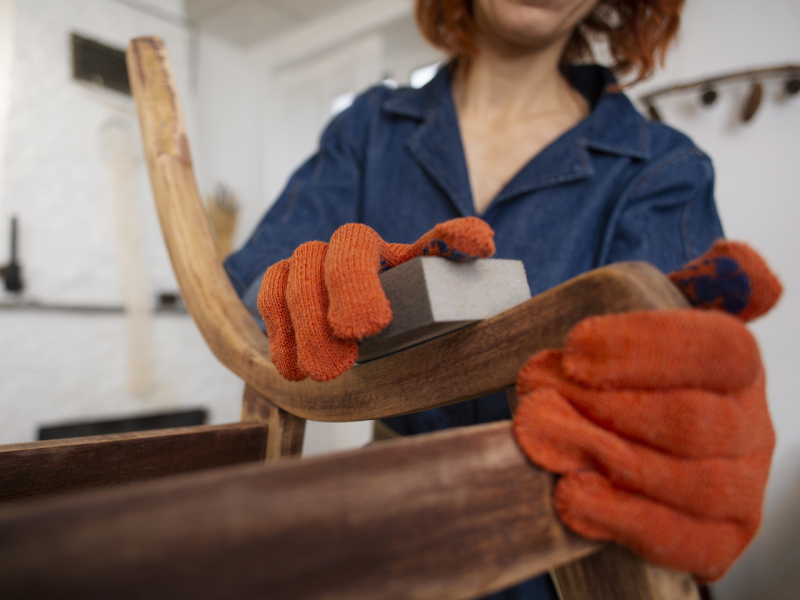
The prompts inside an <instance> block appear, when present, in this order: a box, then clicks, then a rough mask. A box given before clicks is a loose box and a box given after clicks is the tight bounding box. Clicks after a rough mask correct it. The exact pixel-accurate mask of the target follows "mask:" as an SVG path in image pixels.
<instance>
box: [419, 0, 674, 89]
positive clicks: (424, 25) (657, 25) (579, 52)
mask: <svg viewBox="0 0 800 600" xmlns="http://www.w3.org/2000/svg"><path fill="white" fill-rule="evenodd" d="M472 2H473V0H416V17H417V24H418V25H419V28H420V31H422V34H423V35H424V36H425V38H427V40H428V41H429V42H430V43H431V44H433V45H434V46H436V47H437V48H440V49H442V50H444V51H445V52H447V53H449V54H451V55H452V56H455V57H459V58H466V59H469V58H470V57H473V56H475V55H476V54H477V47H476V45H475V34H476V25H475V19H474V18H473V12H472ZM684 2H685V0H600V2H599V3H598V4H597V6H596V7H595V8H594V10H593V11H592V12H591V13H590V14H589V16H588V17H586V19H584V20H583V22H582V23H581V24H580V25H578V27H577V28H576V29H575V32H574V33H573V34H572V38H571V39H570V40H569V42H568V43H567V46H566V48H565V50H564V55H563V56H562V58H561V61H562V63H564V64H574V63H577V62H580V61H582V60H584V59H587V58H588V59H591V58H592V49H591V46H590V44H589V40H590V39H596V38H600V39H602V38H605V39H606V40H607V42H608V48H609V51H610V54H611V57H612V59H613V61H614V62H613V64H612V65H610V66H611V69H612V70H613V71H614V73H616V74H617V75H618V76H623V75H626V74H628V73H631V72H633V73H634V75H635V79H634V81H633V82H632V83H634V82H636V81H641V80H642V79H646V78H647V77H649V76H650V75H651V74H652V73H653V70H654V69H655V66H656V63H660V64H662V65H663V64H664V55H665V54H666V51H667V48H668V47H669V45H670V44H671V43H672V42H673V40H674V39H675V36H676V35H677V33H678V26H679V25H680V16H681V11H682V10H683V4H684Z"/></svg>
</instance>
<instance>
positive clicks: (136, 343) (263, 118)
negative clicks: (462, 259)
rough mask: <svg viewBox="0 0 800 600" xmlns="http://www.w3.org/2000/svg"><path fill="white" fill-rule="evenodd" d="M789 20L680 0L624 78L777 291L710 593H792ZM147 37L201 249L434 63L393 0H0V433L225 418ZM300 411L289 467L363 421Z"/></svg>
mask: <svg viewBox="0 0 800 600" xmlns="http://www.w3.org/2000/svg"><path fill="white" fill-rule="evenodd" d="M798 30H800V0H770V1H769V2H766V3H757V2H747V1H738V0H737V1H734V2H731V1H723V0H688V1H687V2H686V6H685V9H684V12H683V17H682V24H681V31H680V34H679V37H678V39H677V41H676V43H675V46H674V48H672V50H671V51H670V53H669V54H668V55H667V58H666V62H665V64H664V65H663V66H661V65H659V66H658V67H657V68H656V70H655V73H654V75H653V76H652V77H651V78H649V79H647V80H645V81H642V82H638V83H635V84H633V85H631V86H630V87H626V88H625V90H624V91H625V93H626V94H627V95H628V97H629V98H630V99H631V100H632V101H633V103H634V106H635V107H636V109H637V110H638V111H639V112H640V113H641V114H642V115H643V116H644V117H645V118H647V119H648V120H650V121H656V122H660V123H663V124H664V125H665V126H670V127H674V128H676V129H678V130H680V131H682V132H684V133H685V134H686V135H688V136H689V137H690V138H691V139H692V140H693V141H694V142H695V143H696V144H697V146H698V147H699V148H701V149H702V151H703V152H705V153H706V154H707V155H708V156H709V157H710V158H711V159H712V160H713V163H714V169H715V179H714V185H715V194H714V195H715V199H716V203H717V207H718V210H719V215H720V219H721V221H722V225H723V228H724V231H725V235H726V237H728V238H730V239H733V240H741V241H744V242H746V243H748V244H749V245H751V246H752V247H753V248H755V249H757V251H758V252H759V253H760V254H761V255H762V256H763V257H764V259H765V260H766V261H767V263H768V264H769V265H770V267H771V268H772V270H773V271H774V272H775V273H777V275H778V277H779V279H780V281H781V283H782V285H783V289H784V292H783V296H782V297H781V299H780V302H779V303H778V304H777V306H776V307H775V308H774V309H773V310H772V311H771V312H770V313H769V315H767V316H765V317H764V318H762V319H760V320H759V321H758V322H756V323H754V324H753V325H752V326H750V329H751V331H752V332H753V334H754V336H755V338H756V340H757V342H758V346H759V348H760V352H761V356H762V358H763V363H764V366H765V371H766V373H767V381H768V386H767V394H768V401H769V412H770V415H771V418H772V421H773V424H774V428H775V432H776V436H777V445H776V447H775V453H774V456H773V459H772V466H771V470H770V475H769V483H768V485H767V491H766V499H765V502H764V509H763V510H764V512H763V521H762V524H761V528H760V530H759V533H758V534H757V535H756V537H755V539H754V540H753V542H752V544H751V545H750V546H749V547H748V549H747V550H746V551H745V552H744V554H743V555H742V556H741V557H740V558H739V559H738V561H737V562H736V563H735V564H734V565H733V567H732V568H731V569H730V571H729V572H728V573H727V574H726V575H725V577H723V578H722V579H720V580H718V581H716V582H714V583H712V584H711V585H710V586H709V587H708V588H707V589H706V590H705V591H704V593H706V594H710V597H712V598H714V599H715V600H746V599H755V598H771V599H777V600H782V599H789V598H797V597H798V594H800V592H798V590H800V544H798V540H800V402H798V394H797V370H796V369H797V366H798V365H800V349H799V345H798V344H797V343H795V341H796V340H800V316H798V315H800V269H798V263H797V259H798V257H800V241H799V240H800V237H799V236H798V235H797V231H796V228H797V224H798V223H800V204H799V203H798V201H797V197H798V192H797V190H798V189H800V169H798V167H797V161H798V157H800V145H799V144H798V140H800V36H798V33H797V32H798ZM144 36H155V37H157V38H159V39H160V40H162V41H163V45H164V47H165V48H166V51H167V52H168V56H169V61H170V63H171V76H172V77H174V82H173V83H174V86H175V89H176V90H177V94H178V98H179V105H180V110H181V113H182V119H183V123H184V126H185V134H186V139H187V140H188V145H189V148H190V149H191V166H192V168H193V174H194V179H195V180H196V185H197V193H198V196H199V198H200V199H201V201H202V205H203V207H204V209H205V213H206V215H207V222H208V224H209V226H210V230H211V232H213V236H214V241H215V248H216V252H217V253H218V255H219V257H220V258H222V259H224V258H225V257H227V256H228V255H230V254H231V253H232V252H234V251H236V250H237V249H239V248H241V247H242V246H243V245H244V244H245V242H247V240H248V238H249V237H250V235H251V234H252V232H253V230H254V229H255V228H256V226H257V225H258V223H259V221H260V220H261V218H262V217H263V215H264V214H265V212H266V211H268V210H269V208H270V207H271V206H272V205H273V203H274V202H275V200H276V199H277V198H278V196H279V195H280V194H281V192H282V190H283V189H284V188H285V187H286V185H287V181H288V180H289V178H290V176H291V175H292V173H293V172H294V171H295V170H296V169H297V167H298V166H299V165H300V164H302V163H303V162H304V161H305V160H306V159H307V158H308V157H309V156H311V155H312V154H313V153H314V152H315V150H316V148H317V146H318V144H319V138H320V135H321V133H322V131H323V129H324V128H325V127H326V125H327V124H328V123H329V122H330V121H331V119H334V118H335V117H336V116H337V115H339V114H340V113H342V112H343V111H345V110H347V109H348V108H349V107H350V106H351V105H352V104H353V101H354V100H355V99H356V98H357V97H358V96H359V94H361V93H362V92H364V91H365V90H367V89H369V88H372V87H374V86H385V87H386V88H390V89H398V88H403V87H410V88H415V89H418V88H422V87H423V86H425V85H426V84H427V83H428V82H429V81H431V80H432V79H433V77H434V76H435V75H436V73H437V71H438V70H439V69H441V68H447V67H446V65H447V56H446V55H445V54H444V53H443V52H442V51H441V50H438V49H436V48H434V47H432V46H431V45H430V44H429V43H428V42H427V41H426V40H425V39H424V38H423V36H422V35H421V34H420V32H419V31H418V28H417V24H416V22H415V17H414V2H412V1H411V0H0V275H1V276H2V282H1V285H0V416H1V418H0V444H19V443H28V442H36V441H44V440H66V439H69V438H77V437H82V436H95V435H109V434H124V433H130V432H141V431H151V430H158V429H165V428H175V427H201V426H216V425H222V424H230V423H237V422H239V421H240V420H242V410H243V404H242V397H243V393H244V394H245V398H247V392H245V381H247V382H248V385H250V382H249V381H248V380H247V379H245V381H243V377H242V376H241V374H240V373H235V372H233V371H231V370H230V369H229V368H228V367H226V366H225V363H224V361H222V360H221V359H218V358H217V357H216V356H215V355H214V353H213V352H212V349H211V348H210V347H209V345H208V344H207V343H206V340H204V334H203V333H201V327H199V326H198V323H196V322H195V320H193V315H192V314H191V313H192V311H191V310H190V309H189V308H187V303H186V298H184V297H182V293H181V289H180V288H179V282H178V278H176V273H175V270H174V269H173V262H171V259H170V253H169V251H168V249H167V245H166V243H165V241H164V235H163V234H162V226H161V225H160V223H159V213H158V210H157V207H156V204H155V203H154V197H153V187H151V177H152V175H151V174H150V173H149V172H148V158H147V157H146V143H147V142H143V138H142V133H141V130H140V114H141V113H140V109H137V104H136V100H135V99H134V93H135V91H136V90H132V84H131V79H132V75H131V73H129V70H128V69H129V67H130V64H131V63H130V58H129V59H128V62H126V50H127V48H128V47H129V44H130V42H131V40H134V39H136V38H142V37H144ZM604 58H607V57H604V56H603V53H602V51H598V53H597V59H598V61H599V62H601V63H602V62H603V60H604ZM155 185H156V184H152V186H155ZM387 241H391V240H387ZM430 264H433V263H430ZM509 268H511V267H509ZM390 273H391V271H390ZM420 277H421V275H420ZM434 277H435V278H436V279H437V280H441V278H442V277H443V276H442V275H435V276H434ZM500 287H501V286H500V285H499V284H498V290H499V289H500ZM498 293H499V292H498ZM503 293H504V294H505V293H506V290H505V288H503ZM508 293H509V294H514V293H517V292H516V291H513V290H512V291H511V292H508ZM521 294H522V295H521V296H520V298H519V299H518V300H515V301H514V302H512V303H511V304H509V305H508V306H513V305H515V304H517V303H519V302H524V301H526V300H528V298H529V297H530V294H529V293H528V292H527V289H525V290H523V291H522V292H521ZM487 302H490V300H487ZM190 308H191V307H190ZM507 308H508V307H507V306H505V305H504V306H502V307H501V308H497V309H496V310H495V312H494V313H491V314H492V315H494V314H495V313H498V312H500V311H501V310H506V309H507ZM486 316H491V315H483V316H477V317H471V316H468V317H463V316H459V317H457V318H453V320H455V321H458V322H459V323H461V325H460V326H464V325H466V324H467V323H474V322H476V321H477V320H479V319H481V318H485V317H486ZM448 331H449V330H448ZM443 333H444V330H442V332H440V333H437V335H442V334H443ZM417 341H419V340H417ZM392 351H393V352H396V351H397V349H396V348H395V349H393V350H392ZM365 364H368V363H365ZM323 385H324V384H323ZM245 404H246V403H245ZM276 410H277V409H276ZM270 418H272V417H270ZM275 418H277V417H275ZM270 423H272V421H270ZM304 426H305V434H304V436H302V434H301V438H300V439H301V440H302V441H301V443H302V451H300V450H299V449H298V452H300V454H301V457H302V458H301V459H300V460H301V461H302V460H304V459H306V458H311V457H322V456H328V455H330V456H333V455H335V453H340V452H343V451H350V450H355V449H359V448H363V447H364V446H366V445H368V444H370V443H371V442H372V440H373V436H374V435H376V431H377V430H378V429H376V426H375V424H374V419H373V418H369V419H366V418H365V419H363V420H356V421H351V422H322V421H315V420H314V419H313V417H311V418H308V420H307V421H306V423H305V425H304ZM269 427H272V425H269ZM268 443H269V442H268ZM1 480H2V474H1V473H0V481H1ZM354 518H355V517H354Z"/></svg>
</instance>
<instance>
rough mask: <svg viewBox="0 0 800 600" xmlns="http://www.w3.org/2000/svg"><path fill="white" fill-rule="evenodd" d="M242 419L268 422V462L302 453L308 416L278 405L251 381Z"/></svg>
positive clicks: (245, 391)
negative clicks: (289, 411) (302, 415)
mask: <svg viewBox="0 0 800 600" xmlns="http://www.w3.org/2000/svg"><path fill="white" fill-rule="evenodd" d="M242 422H244V423H266V424H267V452H266V457H265V460H266V462H275V461H278V460H280V459H281V458H285V457H288V456H300V453H301V452H302V450H303V436H304V434H305V431H306V420H305V419H302V418H300V417H295V416H294V415H292V414H289V413H288V412H286V411H285V410H283V409H282V408H280V407H278V406H275V405H274V404H273V403H272V402H270V401H269V400H268V399H267V398H265V397H264V396H262V395H261V394H259V393H258V392H257V391H256V390H255V389H254V388H252V387H251V386H250V385H249V384H248V385H245V388H244V397H243V398H242Z"/></svg>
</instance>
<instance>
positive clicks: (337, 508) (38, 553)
mask: <svg viewBox="0 0 800 600" xmlns="http://www.w3.org/2000/svg"><path fill="white" fill-rule="evenodd" d="M552 481H553V479H552V476H551V475H549V474H548V473H545V472H543V471H540V470H538V469H537V468H535V467H533V466H532V465H531V464H530V463H528V462H527V461H526V460H525V458H524V457H523V455H522V454H521V453H520V452H519V449H518V448H517V446H516V443H515V441H514V439H513V436H512V434H511V430H510V424H509V423H508V422H502V423H496V424H491V425H483V426H477V427H471V428H466V429H459V430H452V431H448V432H444V433H439V434H433V435H428V436H420V437H418V438H411V439H402V440H398V441H389V442H385V443H382V444H376V445H374V446H370V447H367V448H364V449H361V450H357V451H353V452H348V453H341V454H338V455H330V456H327V457H320V458H314V459H309V460H303V461H286V462H282V463H277V464H274V465H267V466H239V467H231V468H228V469H223V470H217V471H209V472H206V473H199V474H194V475H188V476H184V477H181V478H176V479H172V480H162V481H160V482H148V483H144V484H138V485H136V486H128V487H127V489H118V490H105V491H99V492H94V493H92V494H76V495H71V496H65V497H61V498H54V499H51V500H41V501H34V502H28V503H24V504H16V503H12V504H9V505H5V506H0V589H2V590H3V597H4V598H45V597H76V598H77V597H79V598H141V597H148V598H175V597H192V598H198V599H199V598H237V597H239V598H253V597H271V598H293V599H302V598H340V599H357V598H369V599H374V598H403V597H414V598H418V599H424V598H431V599H436V600H441V599H446V598H452V599H455V598H471V597H478V596H480V595H482V594H486V593H489V592H491V591H493V590H498V589H503V588H505V587H507V586H509V585H512V584H514V583H516V582H519V581H522V580H524V579H526V578H528V577H530V576H532V575H535V574H537V573H541V572H543V571H546V570H547V569H549V568H551V567H553V566H556V565H560V564H564V563H567V562H569V561H571V560H574V559H575V558H577V557H580V556H582V555H584V554H586V553H588V552H591V551H593V550H594V549H595V548H596V546H595V545H594V544H592V543H590V542H587V541H585V540H582V539H581V538H579V537H577V536H575V535H573V534H571V533H569V532H568V531H566V530H565V529H564V528H563V527H562V526H561V524H560V523H559V521H558V520H557V519H556V517H555V515H554V514H553V509H552V505H551V496H552V493H551V492H552Z"/></svg>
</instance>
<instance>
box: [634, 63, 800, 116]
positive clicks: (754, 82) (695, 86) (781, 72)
mask: <svg viewBox="0 0 800 600" xmlns="http://www.w3.org/2000/svg"><path fill="white" fill-rule="evenodd" d="M768 79H783V92H784V94H785V95H786V96H796V95H797V94H798V92H800V65H797V64H793V65H783V66H778V67H766V68H763V69H751V70H748V71H737V72H735V73H728V74H726V75H718V76H715V77H708V78H706V79H699V80H697V81H692V82H690V83H682V84H678V85H672V86H669V87H665V88H661V89H659V90H656V91H654V92H651V93H649V94H646V95H644V96H642V97H641V98H640V100H641V102H642V103H643V104H644V105H645V106H646V107H647V113H648V116H649V117H650V118H651V119H652V120H654V121H661V120H662V119H661V114H660V113H659V111H658V108H657V106H656V100H659V99H661V98H664V97H666V96H671V95H675V94H685V93H687V92H692V91H694V92H696V93H697V94H698V98H699V101H700V103H701V104H703V105H704V106H711V105H712V104H714V103H715V102H716V101H717V98H718V97H719V91H718V88H719V87H720V85H721V84H727V83H735V82H744V83H749V84H750V91H749V93H748V94H747V97H746V98H745V101H744V104H742V109H741V113H740V118H741V120H742V122H744V123H746V122H748V121H750V120H751V119H752V118H753V117H754V116H755V114H756V112H758V109H759V107H760V106H761V101H762V100H763V97H764V86H763V84H762V82H763V81H766V80H768Z"/></svg>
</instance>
